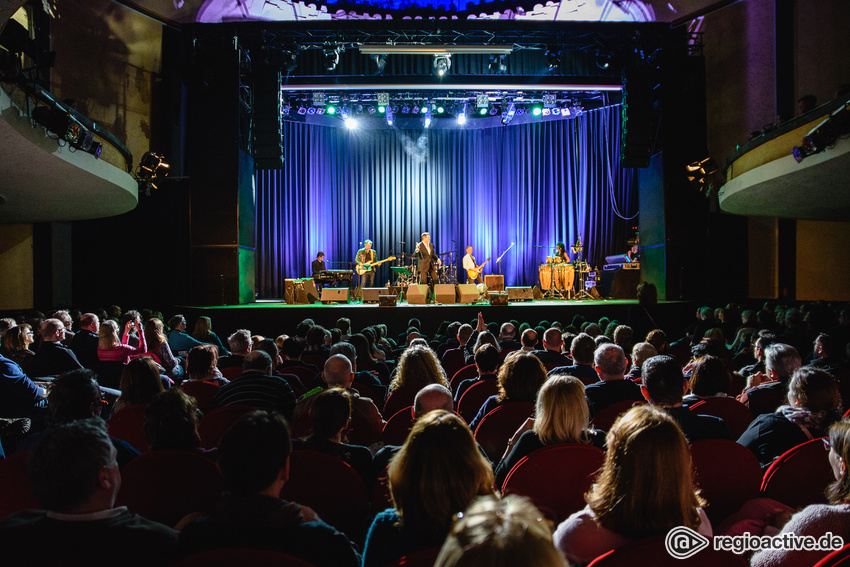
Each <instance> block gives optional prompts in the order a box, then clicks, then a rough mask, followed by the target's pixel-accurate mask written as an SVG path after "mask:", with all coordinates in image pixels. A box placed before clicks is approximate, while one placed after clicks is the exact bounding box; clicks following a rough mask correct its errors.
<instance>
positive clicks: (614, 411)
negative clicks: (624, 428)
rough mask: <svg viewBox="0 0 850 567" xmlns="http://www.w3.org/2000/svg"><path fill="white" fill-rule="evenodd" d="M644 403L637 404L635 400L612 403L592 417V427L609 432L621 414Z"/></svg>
mask: <svg viewBox="0 0 850 567" xmlns="http://www.w3.org/2000/svg"><path fill="white" fill-rule="evenodd" d="M643 403H646V402H639V401H635V400H623V401H621V402H614V403H613V404H611V405H610V406H608V407H606V408H603V409H602V411H600V412H599V413H597V414H596V415H595V416H593V419H592V420H591V422H592V423H593V427H595V428H596V429H601V430H602V431H609V430H610V429H611V426H612V425H614V422H615V421H617V418H618V417H620V416H621V415H622V414H624V413H626V412H627V411H629V410H630V409H632V407H633V406H636V405H639V404H643Z"/></svg>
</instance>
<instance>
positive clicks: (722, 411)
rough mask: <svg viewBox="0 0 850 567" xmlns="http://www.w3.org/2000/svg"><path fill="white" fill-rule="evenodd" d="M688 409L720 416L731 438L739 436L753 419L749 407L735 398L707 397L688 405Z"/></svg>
mask: <svg viewBox="0 0 850 567" xmlns="http://www.w3.org/2000/svg"><path fill="white" fill-rule="evenodd" d="M688 409H690V410H691V411H692V412H694V413H696V414H701V415H713V416H714V417H719V418H721V419H722V420H723V421H725V422H726V427H728V428H729V433H731V434H732V439H737V438H738V437H740V436H741V434H742V433H744V431H746V430H747V427H749V426H750V422H751V421H752V420H753V414H752V412H751V411H750V408H748V407H747V406H745V405H744V404H742V403H741V402H739V401H738V400H736V399H735V398H708V399H705V400H700V401H698V402H697V403H695V404H693V405H691V406H689V408H688Z"/></svg>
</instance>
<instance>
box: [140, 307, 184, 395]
mask: <svg viewBox="0 0 850 567" xmlns="http://www.w3.org/2000/svg"><path fill="white" fill-rule="evenodd" d="M144 335H145V342H146V343H147V345H148V354H150V355H151V356H152V357H153V359H154V361H155V362H156V363H157V364H159V365H160V366H162V367H163V368H165V373H166V374H167V375H168V377H169V378H171V379H172V380H174V381H175V382H179V381H180V378H182V377H183V374H184V372H183V367H182V366H181V365H180V359H179V358H176V357H175V356H174V354H173V353H172V352H171V347H170V346H169V345H168V337H166V336H165V331H164V329H163V325H162V321H161V320H160V319H157V318H152V319H148V320H147V321H146V322H145V332H144Z"/></svg>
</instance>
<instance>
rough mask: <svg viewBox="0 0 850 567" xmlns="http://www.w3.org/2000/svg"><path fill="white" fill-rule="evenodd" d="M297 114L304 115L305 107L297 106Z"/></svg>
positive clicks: (305, 112)
mask: <svg viewBox="0 0 850 567" xmlns="http://www.w3.org/2000/svg"><path fill="white" fill-rule="evenodd" d="M298 114H300V115H301V116H304V115H305V114H307V109H306V108H304V107H303V106H299V107H298Z"/></svg>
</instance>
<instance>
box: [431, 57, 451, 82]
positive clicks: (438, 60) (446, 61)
mask: <svg viewBox="0 0 850 567" xmlns="http://www.w3.org/2000/svg"><path fill="white" fill-rule="evenodd" d="M451 68H452V56H451V55H450V54H448V53H446V54H441V55H434V71H435V72H436V73H437V76H438V77H442V76H443V75H445V74H446V73H448V71H449V69H451Z"/></svg>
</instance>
